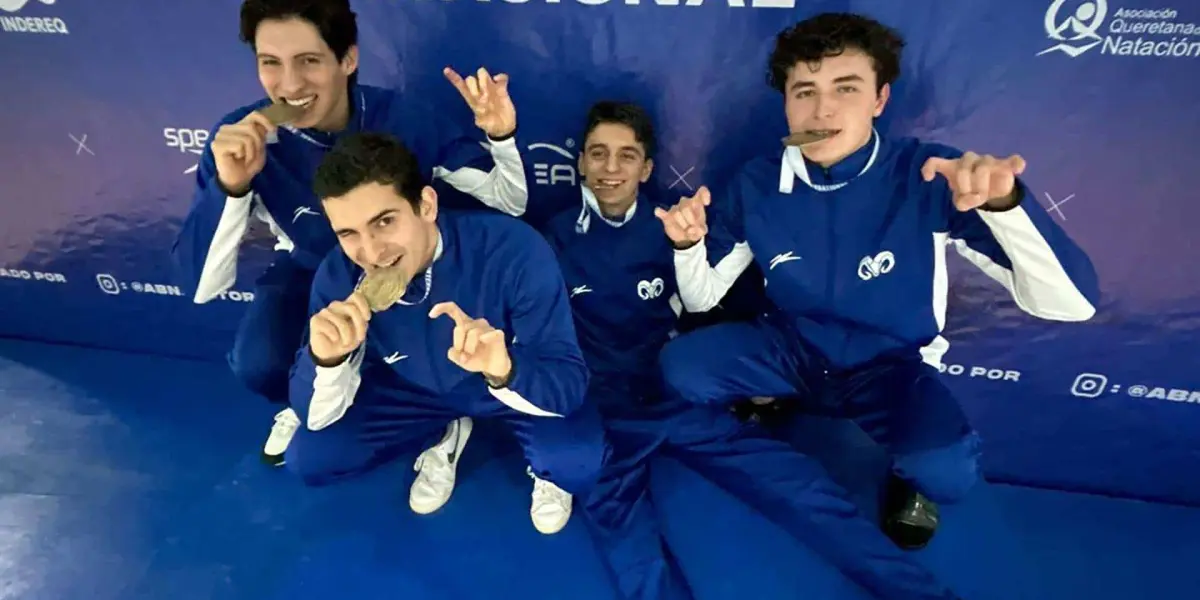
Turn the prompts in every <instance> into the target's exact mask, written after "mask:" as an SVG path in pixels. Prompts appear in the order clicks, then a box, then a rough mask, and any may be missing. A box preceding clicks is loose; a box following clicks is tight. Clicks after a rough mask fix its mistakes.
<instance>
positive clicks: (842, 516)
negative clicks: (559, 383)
mask: <svg viewBox="0 0 1200 600" xmlns="http://www.w3.org/2000/svg"><path fill="white" fill-rule="evenodd" d="M655 389H657V386H655V385H650V386H647V385H635V386H630V385H621V384H614V383H611V382H609V383H608V384H607V385H606V383H605V382H604V381H603V380H602V379H600V378H593V384H592V388H591V394H592V400H593V402H595V403H596V404H597V405H598V406H600V408H601V411H602V414H603V415H604V422H605V428H606V430H607V431H608V437H609V439H610V443H611V445H612V449H613V450H612V459H611V460H610V461H609V463H608V464H607V465H606V467H605V471H604V475H603V476H602V477H601V478H600V483H599V484H598V485H597V486H596V488H594V490H593V492H592V494H591V495H590V496H589V498H588V499H587V500H585V502H592V501H593V500H595V501H597V502H602V503H604V506H605V507H606V509H602V510H597V509H589V511H588V512H589V513H590V514H591V515H592V518H594V519H597V520H599V521H600V523H601V525H602V526H604V527H605V528H607V529H608V530H609V531H619V530H620V528H619V527H617V526H616V525H615V524H619V523H622V522H624V523H626V524H627V525H626V526H625V530H624V531H623V532H622V534H621V536H620V537H618V538H612V539H609V538H605V537H604V536H597V539H598V540H600V541H601V546H602V550H604V552H605V553H606V554H607V555H608V556H609V557H610V558H609V560H610V562H611V563H612V564H613V565H614V570H615V571H616V573H615V575H616V577H617V580H618V582H619V583H618V585H619V587H620V588H621V589H622V591H623V592H624V593H625V596H626V598H629V599H631V600H651V599H658V598H663V599H674V598H680V599H686V598H690V597H691V592H690V591H689V589H688V587H687V584H686V582H685V581H684V580H683V577H682V575H681V574H680V571H679V568H678V566H677V565H676V563H675V559H674V557H673V556H672V555H671V553H670V550H669V549H668V548H666V546H665V545H664V544H663V542H662V541H661V538H660V534H659V529H658V525H657V522H656V520H655V518H654V516H653V508H652V499H651V498H650V493H649V489H648V487H647V480H648V474H647V473H648V463H649V458H650V457H651V456H652V455H653V454H654V453H655V452H662V453H663V455H666V456H670V457H673V458H675V459H676V460H678V461H680V462H682V463H684V464H685V465H687V466H688V467H690V468H691V469H692V470H694V471H696V472H697V473H699V474H700V475H702V476H704V477H706V478H708V479H709V480H711V481H713V482H714V483H715V484H717V485H718V486H720V487H721V488H723V489H725V490H726V491H727V492H729V493H730V494H731V495H733V496H734V497H736V498H738V499H740V500H742V501H743V502H745V503H746V504H748V505H750V506H751V507H753V508H755V509H757V510H759V511H760V512H761V513H762V514H763V515H764V516H766V517H767V518H768V519H770V520H771V521H773V522H775V523H776V524H778V525H779V526H780V527H782V528H784V529H785V530H787V531H788V532H789V533H790V534H791V535H793V536H794V537H795V538H796V539H798V540H800V541H801V542H803V543H805V544H807V545H809V546H810V547H812V548H814V549H815V550H818V551H819V552H821V553H822V554H823V555H824V556H825V557H826V558H827V559H828V560H829V561H830V562H831V563H833V564H834V565H835V566H837V567H839V568H840V569H841V570H842V571H843V572H844V573H846V574H847V576H849V577H850V578H851V579H852V580H854V581H856V582H858V583H859V584H860V585H862V586H863V587H864V588H865V589H867V590H868V591H870V592H872V593H873V594H874V595H875V596H876V597H879V598H886V599H894V600H902V599H903V600H916V599H921V600H934V599H937V600H944V599H949V598H955V596H954V595H953V594H952V593H951V592H950V591H949V590H948V589H947V588H946V587H945V586H943V585H942V584H941V583H939V582H938V581H937V579H936V578H935V577H934V576H933V574H932V573H930V572H929V571H927V570H926V569H925V568H924V567H922V566H921V565H920V564H919V563H918V562H917V561H916V560H915V559H914V558H913V557H912V556H911V555H909V554H907V553H905V552H903V551H901V550H900V549H898V548H897V547H896V546H895V545H894V544H893V543H892V542H891V540H889V539H888V538H887V537H885V536H884V535H883V533H882V532H881V531H880V530H879V528H878V527H877V526H876V524H875V523H874V522H873V521H871V520H869V519H867V518H865V517H864V516H863V515H862V514H861V513H860V512H859V510H858V508H857V506H856V505H855V504H853V503H852V502H851V500H850V499H849V495H848V493H847V492H845V491H844V490H842V489H841V488H840V487H839V486H838V485H837V484H835V483H834V482H833V480H832V479H830V477H829V476H828V475H827V474H826V472H825V470H824V468H823V467H822V466H821V465H820V464H819V463H818V462H817V461H816V460H815V459H812V458H810V457H808V456H805V455H803V454H801V453H799V452H798V451H796V450H795V449H794V448H792V447H791V446H790V445H788V444H787V443H785V442H782V441H779V440H775V439H773V438H771V437H769V436H768V435H767V434H766V433H765V432H763V431H762V430H760V429H759V428H757V427H754V426H750V425H744V424H742V423H740V422H739V421H737V419H736V418H735V417H734V416H733V415H732V414H730V413H729V411H728V410H724V409H723V408H720V407H711V406H698V405H695V404H692V403H689V402H685V401H682V400H678V399H655V398H654V396H655V395H656V394H654V390H655ZM646 390H650V393H646Z"/></svg>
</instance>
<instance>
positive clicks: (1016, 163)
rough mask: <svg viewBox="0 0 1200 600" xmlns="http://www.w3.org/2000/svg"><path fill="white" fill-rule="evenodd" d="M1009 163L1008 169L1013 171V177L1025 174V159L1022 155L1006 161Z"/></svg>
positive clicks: (1011, 157)
mask: <svg viewBox="0 0 1200 600" xmlns="http://www.w3.org/2000/svg"><path fill="white" fill-rule="evenodd" d="M1005 162H1006V163H1008V168H1010V169H1012V172H1013V175H1020V174H1021V173H1024V172H1025V159H1024V158H1022V157H1021V155H1020V154H1014V155H1012V156H1010V157H1008V159H1006V160H1005Z"/></svg>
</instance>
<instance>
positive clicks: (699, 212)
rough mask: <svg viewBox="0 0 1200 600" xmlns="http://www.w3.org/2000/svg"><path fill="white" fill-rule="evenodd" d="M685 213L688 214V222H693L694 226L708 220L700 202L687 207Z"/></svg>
mask: <svg viewBox="0 0 1200 600" xmlns="http://www.w3.org/2000/svg"><path fill="white" fill-rule="evenodd" d="M684 212H686V213H687V215H688V220H689V221H691V223H692V224H693V225H699V224H701V223H704V222H705V220H706V219H705V218H704V205H703V204H701V203H699V202H692V203H691V204H689V205H688V206H687V207H686V210H685V211H684Z"/></svg>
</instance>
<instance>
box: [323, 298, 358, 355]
mask: <svg viewBox="0 0 1200 600" xmlns="http://www.w3.org/2000/svg"><path fill="white" fill-rule="evenodd" d="M324 313H325V322H326V323H328V324H329V325H330V326H331V327H333V328H334V329H335V330H336V331H337V338H335V339H336V340H337V346H338V347H339V348H342V347H346V346H349V345H350V344H351V342H352V341H353V340H354V331H353V327H354V326H353V325H352V324H351V323H350V320H349V319H347V318H346V317H344V316H342V315H339V314H338V313H336V312H334V311H332V310H330V309H329V308H328V307H327V308H326V309H325V310H324Z"/></svg>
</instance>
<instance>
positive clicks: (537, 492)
mask: <svg viewBox="0 0 1200 600" xmlns="http://www.w3.org/2000/svg"><path fill="white" fill-rule="evenodd" d="M525 473H526V474H527V475H529V477H530V478H532V479H533V503H534V504H535V505H545V504H557V505H559V506H561V507H563V508H566V507H567V506H568V505H569V504H570V500H569V498H570V494H568V493H567V492H566V491H564V490H563V489H562V488H560V487H558V486H557V485H554V484H553V483H550V482H549V481H546V480H545V479H540V478H538V476H537V475H534V474H533V468H532V467H526V468H525Z"/></svg>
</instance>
